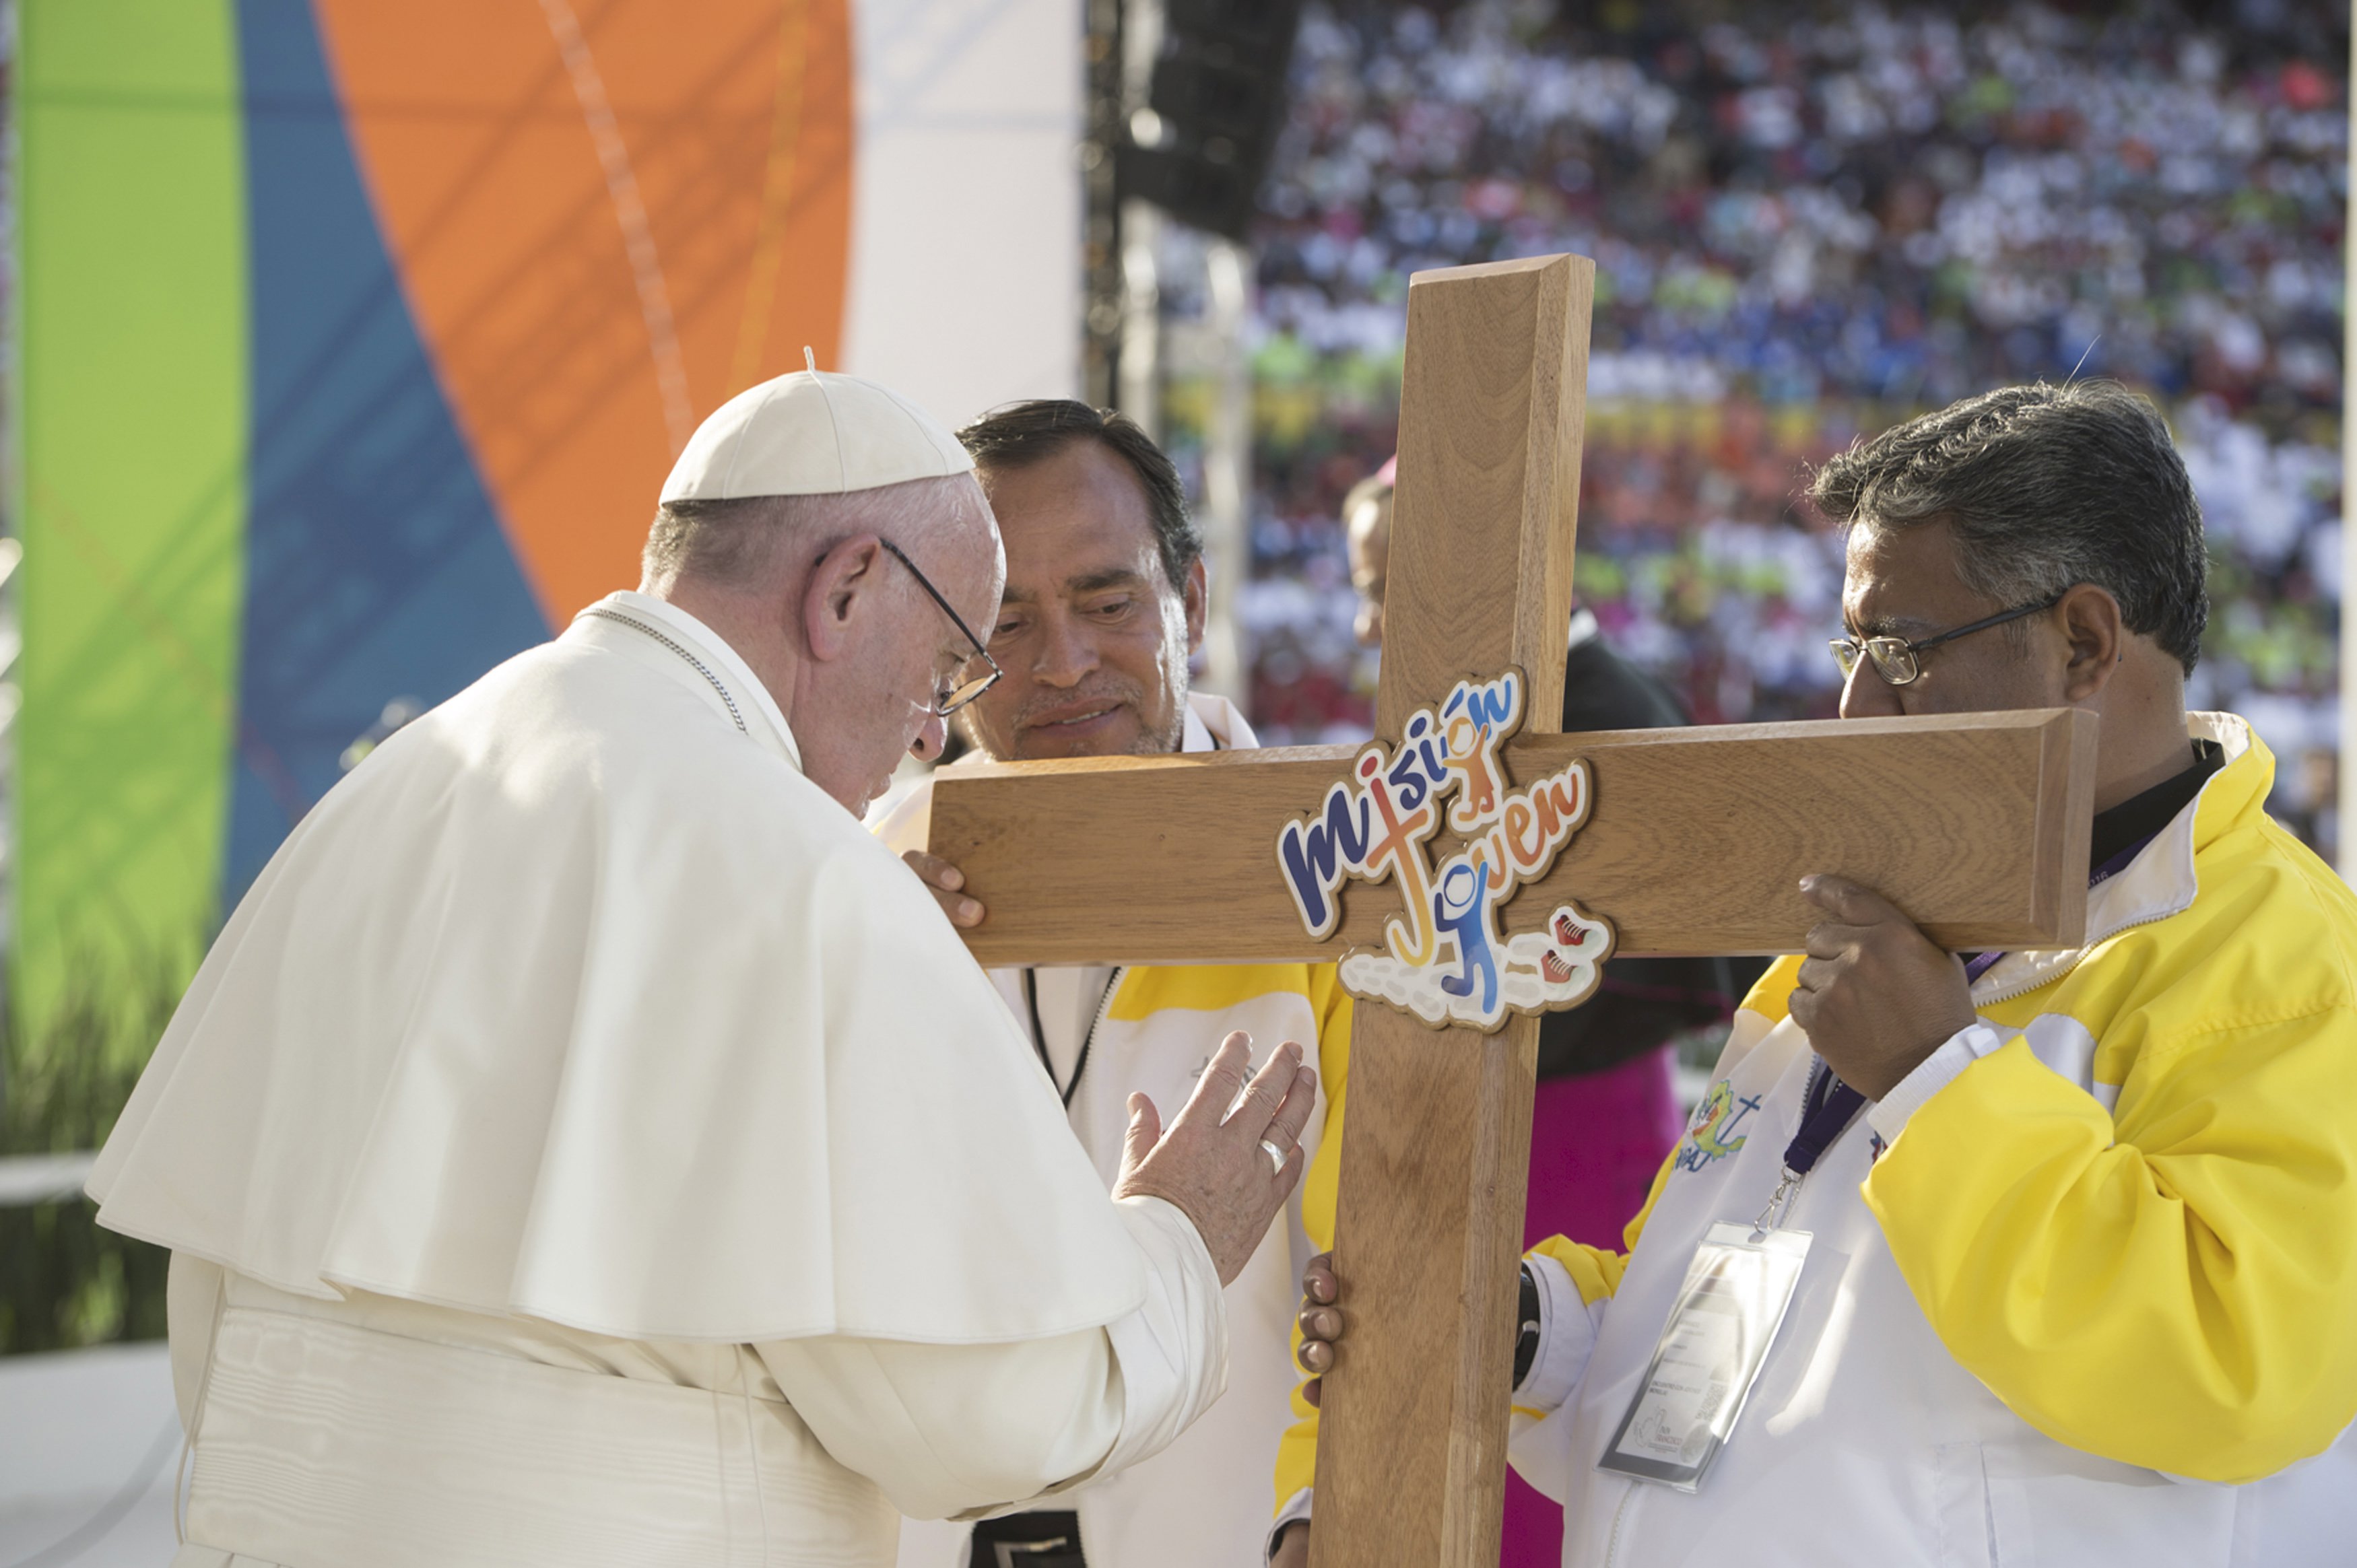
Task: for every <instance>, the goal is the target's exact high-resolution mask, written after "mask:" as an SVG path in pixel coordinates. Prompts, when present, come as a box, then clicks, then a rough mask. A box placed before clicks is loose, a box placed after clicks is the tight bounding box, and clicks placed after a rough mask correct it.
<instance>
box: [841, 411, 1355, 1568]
mask: <svg viewBox="0 0 2357 1568" xmlns="http://www.w3.org/2000/svg"><path fill="white" fill-rule="evenodd" d="M958 438H959V440H960V441H962V442H963V444H964V445H965V447H966V449H967V450H968V451H969V452H971V453H972V454H973V455H974V466H975V471H976V474H977V476H978V477H979V478H981V480H982V485H983V489H984V491H985V494H986V495H987V496H988V497H989V499H990V505H991V510H993V511H994V512H995V513H996V515H997V518H998V525H999V531H1000V534H1001V536H1002V538H1003V539H1004V541H1005V543H1006V592H1005V594H1004V596H1003V597H1002V600H1001V603H1000V607H999V611H998V617H997V619H996V621H994V622H993V623H992V625H991V628H990V629H989V630H988V631H987V632H986V633H985V639H986V640H987V642H988V645H989V650H990V656H991V658H992V659H993V660H996V663H997V666H998V668H999V669H1000V670H1001V671H1003V672H1004V673H1003V674H1002V676H1001V678H1000V679H999V681H998V682H997V683H996V685H994V686H993V687H991V689H990V690H989V691H987V692H986V693H984V694H983V695H982V696H981V697H980V698H979V699H978V700H976V701H975V702H974V703H973V705H971V706H970V707H967V708H965V709H963V712H962V723H963V728H964V732H965V735H966V737H967V738H968V739H969V740H970V741H972V742H973V743H974V748H975V750H976V752H977V753H978V754H979V755H980V756H981V757H985V758H990V759H996V760H1006V761H1013V760H1028V759H1034V758H1039V757H1102V756H1109V755H1120V754H1133V753H1136V754H1154V753H1164V752H1172V751H1179V750H1187V751H1209V750H1211V749H1214V748H1226V747H1229V746H1252V745H1254V744H1256V743H1255V741H1254V737H1253V733H1252V729H1251V726H1250V725H1247V724H1245V722H1244V719H1243V714H1239V713H1238V712H1237V711H1236V710H1235V708H1234V706H1233V705H1232V703H1228V702H1227V701H1226V700H1225V699H1223V698H1220V697H1215V696H1211V695H1210V694H1208V693H1198V692H1190V691H1189V689H1188V678H1187V660H1188V656H1189V654H1190V653H1191V652H1192V651H1193V650H1194V649H1195V647H1196V645H1197V644H1198V643H1200V641H1201V639H1202V635H1203V610H1204V602H1205V598H1204V596H1205V589H1206V587H1207V580H1206V577H1205V575H1204V568H1203V562H1202V539H1201V535H1200V533H1199V532H1197V531H1196V528H1195V524H1194V521H1193V520H1192V519H1191V518H1190V517H1189V515H1188V513H1187V507H1186V500H1185V496H1184V493H1183V491H1182V490H1181V489H1180V488H1179V475H1178V471H1177V470H1176V469H1175V468H1173V467H1171V465H1170V459H1169V458H1168V457H1167V456H1164V455H1163V453H1162V451H1161V449H1160V448H1159V447H1157V446H1155V445H1154V443H1153V441H1152V440H1151V439H1149V438H1148V437H1147V435H1146V433H1145V432H1144V431H1143V430H1141V429H1139V428H1138V427H1137V425H1136V424H1134V423H1133V422H1132V421H1130V420H1128V419H1125V418H1124V417H1123V416H1122V415H1120V414H1118V413H1112V412H1110V411H1105V410H1099V409H1094V408H1091V407H1090V406H1089V405H1088V404H1086V403H1071V402H1065V401H1061V400H1045V401H1040V402H1036V403H1016V404H1013V405H1011V406H1009V407H1006V408H1001V409H997V410H995V411H993V412H992V413H989V414H987V415H985V416H984V417H983V418H982V419H980V420H977V421H976V422H974V424H971V425H969V426H967V427H966V428H965V429H964V430H962V431H960V432H959V433H958ZM930 819H931V791H930V789H928V788H924V787H920V789H919V790H918V791H917V792H916V793H915V794H912V795H911V796H910V797H909V799H908V800H906V801H904V802H903V803H902V804H901V805H900V806H899V808H898V809H896V810H895V811H893V812H892V813H891V814H890V815H889V816H888V817H887V818H886V819H885V821H884V822H882V823H881V824H879V826H878V828H877V832H878V833H879V835H880V836H881V837H883V839H884V840H885V842H886V843H889V844H890V845H892V847H894V848H895V849H899V850H902V851H905V852H908V859H909V864H911V865H914V866H915V867H916V868H917V870H918V872H919V874H920V875H923V876H924V877H925V878H926V879H927V881H929V882H930V883H931V884H932V885H933V886H934V887H935V888H936V889H937V894H938V897H940V899H941V901H942V907H943V908H945V909H946V910H947V911H948V912H949V915H950V918H952V920H953V921H956V922H957V923H958V924H960V925H965V926H971V925H973V924H974V923H976V922H977V921H979V920H980V919H981V918H982V917H983V910H982V909H981V908H980V907H979V905H978V904H977V903H976V902H975V901H974V899H972V898H970V897H967V896H966V895H965V894H964V893H963V891H961V887H962V882H961V879H960V878H959V876H958V875H957V873H956V871H955V869H954V868H953V867H951V866H949V865H946V864H945V863H944V862H942V861H939V860H936V859H934V858H932V857H931V856H930V855H928V854H924V853H923V846H924V843H925V838H926V831H927V828H928V826H929V825H930ZM990 978H991V981H992V983H994V984H995V985H996V987H997V988H998V992H999V994H1000V995H1001V996H1002V997H1004V998H1005V999H1006V1004H1007V1006H1008V1007H1009V1009H1010V1010H1011V1011H1012V1012H1013V1013H1014V1015H1015V1019H1016V1022H1017V1026H1019V1027H1020V1028H1021V1029H1022V1030H1023V1031H1024V1032H1025V1033H1026V1034H1028V1036H1029V1037H1030V1040H1031V1044H1032V1047H1033V1049H1034V1050H1035V1051H1036V1052H1037V1053H1038V1056H1039V1063H1040V1066H1041V1067H1042V1068H1043V1069H1044V1073H1043V1081H1042V1082H1041V1083H1040V1085H1039V1088H1040V1090H1041V1092H1042V1093H1047V1092H1054V1093H1057V1094H1059V1095H1060V1096H1061V1097H1062V1100H1063V1110H1064V1114H1065V1117H1066V1120H1067V1122H1068V1123H1069V1124H1070V1126H1071V1130H1072V1132H1073V1133H1074V1134H1075V1135H1076V1136H1077V1137H1078V1138H1079V1139H1080V1141H1081V1144H1082V1147H1083V1148H1085V1149H1086V1150H1087V1151H1088V1153H1089V1155H1090V1156H1091V1157H1092V1159H1093V1160H1094V1161H1095V1162H1096V1165H1097V1168H1098V1169H1099V1170H1100V1171H1101V1172H1102V1173H1103V1175H1104V1176H1105V1178H1106V1180H1107V1182H1108V1183H1110V1182H1111V1181H1112V1179H1113V1178H1114V1176H1115V1175H1116V1174H1117V1172H1118V1170H1119V1161H1120V1154H1121V1148H1122V1144H1123V1142H1124V1139H1125V1136H1126V1135H1127V1133H1128V1129H1129V1125H1130V1112H1129V1109H1128V1106H1129V1101H1131V1100H1132V1099H1133V1098H1134V1097H1135V1095H1137V1094H1138V1093H1139V1092H1141V1091H1143V1092H1144V1093H1146V1094H1147V1095H1150V1096H1151V1097H1153V1098H1154V1099H1155V1100H1156V1101H1158V1102H1160V1103H1163V1104H1168V1103H1171V1102H1172V1101H1170V1099H1169V1098H1168V1096H1169V1094H1170V1093H1171V1092H1172V1091H1173V1090H1178V1089H1179V1087H1180V1086H1183V1085H1186V1084H1189V1083H1191V1082H1192V1081H1193V1080H1194V1078H1195V1076H1196V1075H1197V1074H1198V1073H1199V1072H1200V1071H1201V1069H1202V1067H1203V1063H1204V1060H1205V1058H1204V1050H1203V1042H1204V1041H1205V1040H1206V1039H1207V1038H1215V1037H1218V1036H1221V1035H1223V1034H1226V1033H1228V1032H1230V1031H1233V1030H1243V1031H1245V1032H1246V1033H1248V1034H1249V1035H1250V1036H1252V1038H1253V1039H1254V1040H1255V1041H1257V1042H1262V1044H1261V1045H1260V1046H1259V1047H1258V1050H1259V1051H1264V1052H1265V1051H1266V1050H1269V1049H1272V1048H1274V1047H1275V1046H1276V1044H1277V1042H1279V1041H1282V1040H1298V1041H1301V1042H1303V1043H1304V1045H1305V1046H1308V1045H1310V1044H1311V1043H1312V1042H1314V1044H1315V1049H1316V1050H1317V1052H1318V1065H1319V1079H1320V1089H1321V1090H1322V1093H1321V1094H1320V1095H1319V1097H1318V1100H1317V1101H1316V1103H1315V1107H1314V1109H1313V1111H1312V1120H1311V1122H1310V1124H1309V1126H1308V1131H1307V1132H1305V1133H1304V1134H1303V1139H1304V1144H1305V1146H1306V1147H1308V1148H1310V1149H1313V1150H1315V1151H1316V1154H1315V1155H1314V1157H1313V1158H1312V1160H1311V1163H1310V1166H1309V1170H1308V1176H1306V1178H1305V1180H1306V1184H1307V1186H1308V1187H1309V1188H1310V1189H1312V1190H1313V1191H1314V1192H1315V1193H1316V1194H1317V1195H1318V1196H1316V1197H1311V1198H1309V1199H1308V1200H1307V1201H1308V1204H1309V1205H1311V1206H1312V1207H1313V1208H1318V1209H1321V1210H1322V1211H1323V1212H1325V1213H1328V1214H1330V1213H1331V1212H1332V1207H1333V1191H1334V1165H1335V1150H1336V1148H1337V1146H1338V1145H1339V1144H1340V1126H1341V1121H1340V1117H1341V1096H1342V1090H1343V1082H1344V1079H1345V1077H1346V1058H1347V1054H1348V1052H1349V1049H1350V1036H1351V1001H1350V998H1349V996H1348V995H1347V994H1345V993H1343V991H1342V990H1341V988H1340V986H1339V985H1337V984H1336V983H1335V979H1334V969H1333V966H1332V965H1331V964H1302V963H1290V964H1189V965H1183V966H1176V967H1168V968H1158V967H1154V966H1150V965H1136V966H1131V967H1127V968H1122V969H1111V968H1105V967H1100V966H1062V967H1048V968H1036V969H1002V970H996V971H993V972H991V976H990ZM1179 1098H1180V1099H1183V1098H1184V1096H1183V1094H1182V1095H1180V1096H1179ZM1303 1212H1304V1200H1303V1199H1301V1198H1299V1197H1297V1198H1296V1199H1295V1201H1294V1202H1293V1203H1292V1204H1291V1205H1290V1206H1288V1208H1287V1209H1286V1220H1285V1222H1284V1223H1282V1224H1278V1225H1275V1226H1272V1227H1271V1228H1270V1229H1269V1230H1268V1231H1267V1232H1266V1233H1265V1235H1264V1236H1263V1237H1262V1238H1261V1244H1260V1250H1259V1251H1258V1252H1256V1253H1255V1254H1254V1257H1253V1259H1252V1261H1251V1262H1249V1263H1248V1264H1246V1265H1245V1268H1244V1272H1243V1273H1242V1274H1241V1275H1239V1276H1238V1277H1237V1278H1236V1279H1235V1280H1234V1281H1233V1282H1232V1284H1231V1285H1230V1287H1229V1288H1228V1290H1227V1291H1226V1292H1225V1300H1226V1305H1227V1317H1228V1324H1229V1335H1228V1353H1229V1360H1228V1387H1227V1392H1226V1394H1225V1395H1224V1396H1223V1397H1222V1399H1221V1401H1220V1403H1219V1404H1218V1405H1217V1406H1216V1407H1215V1408H1214V1409H1213V1410H1212V1412H1211V1414H1210V1415H1208V1416H1207V1417H1205V1418H1204V1420H1203V1421H1202V1422H1201V1423H1199V1424H1198V1426H1197V1427H1196V1428H1194V1429H1193V1430H1191V1431H1190V1432H1189V1433H1188V1434H1186V1435H1184V1436H1182V1437H1181V1438H1179V1441H1178V1442H1177V1443H1175V1444H1172V1445H1171V1447H1170V1448H1169V1449H1168V1451H1167V1452H1165V1453H1164V1454H1161V1455H1157V1457H1156V1458H1155V1459H1154V1460H1151V1461H1149V1462H1147V1463H1146V1465H1144V1466H1139V1467H1137V1468H1136V1469H1135V1470H1134V1471H1130V1472H1125V1473H1124V1474H1122V1475H1120V1476H1110V1477H1106V1478H1105V1479H1104V1480H1103V1481H1102V1482H1091V1483H1089V1484H1087V1485H1084V1486H1082V1487H1076V1488H1074V1489H1073V1490H1072V1491H1071V1492H1070V1493H1069V1494H1066V1495H1064V1496H1060V1497H1059V1498H1056V1499H1054V1503H1053V1506H1052V1507H1049V1508H1043V1509H1032V1510H1027V1511H1025V1512H1022V1513H1017V1514H1014V1515H1011V1516H1006V1517H1002V1518H999V1519H994V1520H984V1521H983V1522H982V1523H981V1524H980V1525H979V1526H976V1527H974V1530H973V1531H972V1534H971V1537H970V1538H969V1536H968V1535H967V1533H966V1532H965V1531H964V1530H956V1531H953V1532H952V1531H949V1530H943V1529H942V1528H940V1527H926V1526H916V1525H912V1526H910V1527H909V1529H908V1530H907V1531H906V1532H905V1534H904V1536H903V1540H902V1549H901V1559H900V1560H901V1563H902V1568H999V1565H1000V1564H1002V1563H1018V1564H1021V1568H1081V1565H1082V1564H1083V1563H1085V1564H1086V1568H1199V1565H1200V1564H1205V1563H1246V1562H1250V1561H1251V1560H1252V1558H1253V1556H1254V1554H1255V1553H1256V1552H1257V1551H1258V1549H1259V1545H1260V1541H1261V1537H1262V1535H1263V1533H1264V1531H1265V1529H1266V1527H1267V1522H1268V1510H1267V1502H1266V1499H1267V1496H1268V1493H1267V1476H1268V1466H1269V1461H1270V1458H1271V1456H1272V1455H1275V1452H1276V1446H1277V1441H1278V1437H1279V1434H1282V1433H1283V1432H1284V1430H1285V1428H1286V1424H1287V1423H1289V1422H1290V1421H1291V1419H1292V1414H1291V1411H1290V1409H1289V1406H1288V1401H1289V1400H1290V1398H1291V1395H1292V1390H1293V1383H1294V1373H1293V1369H1292V1364H1291V1359H1290V1355H1289V1351H1288V1343H1289V1337H1290V1334H1291V1330H1292V1323H1293V1310H1294V1278H1295V1273H1296V1267H1297V1262H1299V1261H1300V1260H1301V1259H1303V1258H1306V1257H1308V1254H1309V1252H1310V1251H1312V1250H1313V1248H1312V1245H1311V1243H1310V1240H1309V1236H1310V1232H1309V1231H1308V1230H1305V1229H1304V1225H1303ZM1318 1234H1319V1235H1320V1236H1321V1237H1323V1236H1324V1235H1326V1234H1329V1232H1324V1231H1320V1232H1318ZM945 1536H946V1537H947V1539H944V1537H945Z"/></svg>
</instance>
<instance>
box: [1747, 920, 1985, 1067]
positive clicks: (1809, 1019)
mask: <svg viewBox="0 0 2357 1568" xmlns="http://www.w3.org/2000/svg"><path fill="white" fill-rule="evenodd" d="M1801 893H1802V896H1803V897H1806V898H1807V899H1808V900H1809V902H1810V903H1812V904H1814V905H1815V906H1816V907H1817V908H1820V909H1823V910H1824V912H1825V918H1824V919H1822V920H1820V921H1818V922H1817V923H1816V924H1815V925H1813V926H1812V927H1810V928H1809V935H1808V940H1807V941H1806V943H1805V944H1804V950H1805V951H1806V952H1807V953H1808V955H1809V956H1808V959H1807V961H1805V962H1803V964H1802V965H1801V974H1800V989H1798V990H1796V991H1794V992H1793V993H1792V1003H1791V1006H1792V1021H1793V1022H1794V1023H1796V1024H1798V1025H1800V1026H1801V1027H1802V1028H1803V1029H1805V1030H1807V1031H1808V1034H1809V1044H1810V1045H1812V1046H1813V1047H1816V1052H1817V1055H1819V1056H1820V1057H1823V1058H1824V1062H1825V1065H1826V1066H1827V1067H1829V1068H1831V1069H1833V1070H1834V1076H1835V1077H1836V1078H1838V1079H1841V1080H1842V1081H1843V1082H1844V1083H1846V1084H1848V1085H1849V1086H1850V1087H1851V1088H1852V1089H1855V1090H1857V1091H1858V1092H1859V1093H1860V1094H1863V1095H1865V1096H1866V1097H1867V1099H1868V1100H1880V1099H1881V1098H1882V1097H1883V1096H1884V1095H1886V1094H1888V1093H1889V1092H1890V1091H1891V1090H1893V1089H1896V1088H1897V1087H1898V1086H1899V1082H1900V1079H1903V1078H1905V1077H1906V1076H1907V1075H1908V1074H1909V1073H1910V1072H1913V1071H1914V1070H1915V1069H1917V1068H1918V1067H1920V1066H1921V1065H1922V1063H1923V1059H1924V1058H1926V1057H1928V1056H1930V1055H1931V1054H1932V1052H1933V1051H1936V1050H1938V1049H1939V1048H1940V1045H1941V1042H1943V1041H1944V1040H1946V1039H1947V1038H1948V1037H1949V1036H1952V1035H1953V1034H1955V1033H1956V1031H1957V1030H1959V1029H1964V1028H1968V1027H1970V1026H1971V1025H1972V1022H1973V1019H1974V1016H1975V1014H1974V1012H1973V998H1972V987H1971V984H1970V983H1968V982H1967V981H1966V980H1965V978H1964V961H1963V960H1961V959H1959V958H1958V957H1956V955H1955V954H1953V953H1951V952H1943V951H1942V950H1940V949H1939V948H1937V947H1935V946H1934V945H1932V940H1931V939H1930V938H1928V937H1926V936H1925V935H1924V934H1923V933H1922V932H1921V930H1919V929H1917V928H1916V925H1915V922H1914V921H1912V920H1910V919H1909V918H1907V917H1906V915H1905V914H1904V913H1903V912H1901V911H1900V908H1899V907H1898V906H1897V905H1895V904H1893V903H1891V902H1890V900H1889V899H1888V898H1885V897H1883V896H1882V895H1881V894H1879V893H1877V892H1874V891H1873V890H1872V889H1870V888H1866V887H1861V886H1858V885H1857V883H1855V882H1851V881H1848V880H1846V879H1845V878H1843V877H1839V876H1804V877H1803V878H1802V879H1801Z"/></svg>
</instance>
